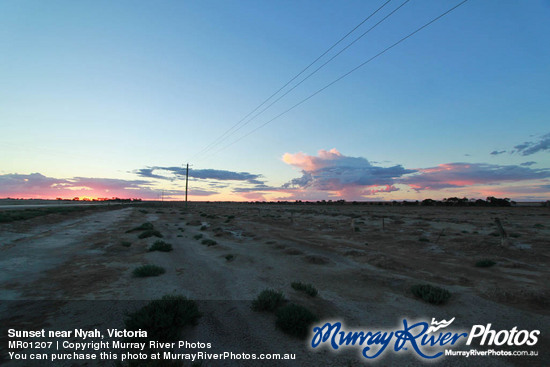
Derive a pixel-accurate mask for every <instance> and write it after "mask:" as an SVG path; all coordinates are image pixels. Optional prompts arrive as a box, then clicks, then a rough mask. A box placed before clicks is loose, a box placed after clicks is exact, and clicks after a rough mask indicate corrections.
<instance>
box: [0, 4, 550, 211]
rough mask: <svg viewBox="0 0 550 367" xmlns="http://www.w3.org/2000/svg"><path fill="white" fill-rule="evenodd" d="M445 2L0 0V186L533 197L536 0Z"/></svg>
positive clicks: (548, 75)
mask: <svg viewBox="0 0 550 367" xmlns="http://www.w3.org/2000/svg"><path fill="white" fill-rule="evenodd" d="M460 2H461V0H458V1H457V0H455V1H450V0H437V1H436V0H410V1H406V0H402V1H396V0H391V1H389V2H387V0H377V1H375V0H369V1H366V0H360V1H354V0H350V1H345V2H342V1H329V0H315V1H309V0H301V1H290V0H288V1H287V0H285V1H283V0H277V1H273V0H262V1H256V0H251V1H248V0H239V1H221V0H204V1H168V0H164V1H156V2H151V1H144V0H137V1H135V0H134V1H103V0H99V1H98V0H95V1H86V0H83V1H76V2H75V1H68V0H66V1H56V0H49V1H41V0H32V1H31V0H7V1H2V2H0V132H1V133H0V198H4V197H12V198H52V199H53V198H58V197H62V198H73V197H80V198H111V197H121V198H142V199H145V200H158V199H160V198H163V199H164V200H181V199H183V198H184V196H185V174H186V169H185V167H186V164H187V163H189V165H190V169H189V198H190V199H191V200H201V201H205V200H209V201H217V200H224V201H225V200H235V201H256V200H262V201H263V200H289V201H294V200H341V199H344V200H348V201H351V200H364V201H370V200H373V201H383V200H423V199H426V198H432V199H443V198H446V197H454V196H458V197H468V198H483V199H484V198H486V197H488V196H496V197H508V198H511V199H512V200H516V201H541V200H549V199H550V123H549V117H550V103H548V100H549V96H550V40H549V38H550V36H549V35H550V22H548V19H549V18H550V2H549V1H547V0H529V1H497V0H483V1H481V0H469V1H467V2H465V3H464V4H462V5H460V6H459V7H458V8H456V9H454V10H452V11H451V12H450V13H448V14H446V15H445V16H443V17H442V18H440V19H438V20H437V21H435V22H433V23H430V24H429V25H428V26H426V27H425V28H422V29H421V30H420V31H418V32H417V33H414V34H412V35H411V36H410V37H408V38H406V39H404V40H402V39H403V38H405V37H406V36H408V35H410V34H411V33H413V32H414V31H416V30H417V29H419V28H420V27H422V26H423V25H425V24H427V23H429V22H430V21H431V20H433V19H435V18H437V17H438V16H440V15H441V14H443V13H445V12H446V11H448V10H449V9H451V8H453V7H454V6H456V5H457V4H459V3H460ZM370 15H372V16H371V17H370V18H368V17H369V16H370ZM367 18H368V19H367ZM365 19H367V20H366V21H365ZM363 21H364V22H363ZM358 25H359V26H358ZM357 26H358V27H357ZM356 27H357V28H356ZM354 28H356V29H355V30H354ZM352 30H354V31H353V32H351V33H349V32H350V31H352ZM348 33H349V34H348ZM346 35H347V37H345V36H346ZM400 40H402V41H401V42H399V41H400ZM338 41H340V42H339V43H338ZM350 44H351V45H350ZM393 45H394V46H393ZM332 46H334V47H332ZM391 46H393V47H391ZM331 47H332V48H331ZM390 47H391V48H390ZM388 48H389V49H388ZM327 50H328V52H326V51H327ZM385 50H386V51H385ZM384 51H385V52H384ZM325 52H326V54H325ZM319 56H322V57H320V58H319ZM314 61H315V63H313V62H314ZM312 63H313V64H312ZM311 64H312V65H311ZM310 65H311V66H310ZM360 65H362V66H361V67H359V68H357V67H358V66H360ZM308 66H310V67H309V68H307V67H308ZM306 68H307V69H306ZM304 69H305V71H304V72H303V73H302V74H299V73H300V72H302V71H303V70H304ZM316 70H317V71H316ZM352 70H353V71H352ZM350 71H352V72H351V73H350ZM313 72H314V73H313ZM311 73H313V74H311ZM348 73H349V74H348ZM298 74H299V76H298V77H297V78H295V79H293V78H294V77H295V76H296V75H298ZM310 74H311V75H310ZM344 75H345V77H343V78H341V77H342V76H344ZM308 76H309V77H308ZM306 77H307V79H305V80H303V79H304V78H306ZM302 80H303V82H301V81H302ZM288 82H290V83H289V84H288V85H287V83H288ZM300 82H301V83H300ZM333 82H334V83H333ZM298 83H299V84H298ZM283 86H284V88H283V89H282V90H281V91H280V92H279V93H278V94H276V95H275V96H274V97H273V98H271V99H269V100H268V101H267V102H266V103H264V104H263V105H262V102H264V101H266V100H267V99H268V98H269V97H270V96H272V95H273V94H274V93H275V92H277V91H278V90H280V89H281V87H283ZM325 87H326V88H325ZM317 92H318V93H317Z"/></svg>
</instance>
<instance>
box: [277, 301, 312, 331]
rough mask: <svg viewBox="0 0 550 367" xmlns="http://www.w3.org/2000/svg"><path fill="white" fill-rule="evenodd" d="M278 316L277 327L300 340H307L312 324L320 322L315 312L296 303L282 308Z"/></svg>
mask: <svg viewBox="0 0 550 367" xmlns="http://www.w3.org/2000/svg"><path fill="white" fill-rule="evenodd" d="M276 316H277V321H276V325H277V327H279V329H281V330H282V331H283V332H285V333H287V334H290V335H293V336H296V337H298V338H300V339H305V337H306V336H307V334H308V333H309V331H310V327H311V324H313V323H314V322H315V321H318V320H319V318H318V317H317V315H315V314H314V313H313V312H311V311H310V310H308V309H307V308H305V307H303V306H300V305H296V304H294V303H290V304H288V305H286V306H283V307H281V308H280V309H279V310H278V311H277V313H276Z"/></svg>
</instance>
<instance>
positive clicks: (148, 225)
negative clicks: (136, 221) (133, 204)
mask: <svg viewBox="0 0 550 367" xmlns="http://www.w3.org/2000/svg"><path fill="white" fill-rule="evenodd" d="M154 228H155V227H154V226H153V224H152V223H150V222H145V223H143V224H142V225H140V226H137V227H134V228H132V229H129V230H127V231H126V233H130V232H135V231H147V230H152V229H154Z"/></svg>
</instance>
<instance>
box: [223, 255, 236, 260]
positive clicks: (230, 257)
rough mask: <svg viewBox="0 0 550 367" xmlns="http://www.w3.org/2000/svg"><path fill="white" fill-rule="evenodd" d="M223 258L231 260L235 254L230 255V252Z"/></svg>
mask: <svg viewBox="0 0 550 367" xmlns="http://www.w3.org/2000/svg"><path fill="white" fill-rule="evenodd" d="M225 259H226V260H227V261H232V260H233V259H235V255H232V254H229V255H225Z"/></svg>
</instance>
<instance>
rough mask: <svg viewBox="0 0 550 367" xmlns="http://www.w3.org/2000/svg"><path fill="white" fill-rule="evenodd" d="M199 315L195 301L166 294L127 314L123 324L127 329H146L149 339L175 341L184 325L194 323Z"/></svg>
mask: <svg viewBox="0 0 550 367" xmlns="http://www.w3.org/2000/svg"><path fill="white" fill-rule="evenodd" d="M201 316H202V315H201V313H200V312H199V308H198V306H197V303H196V302H195V301H193V300H189V299H187V298H185V297H183V296H179V295H166V296H164V297H162V298H161V299H159V300H154V301H152V302H150V303H149V304H147V305H145V306H144V307H142V308H141V309H139V310H137V311H136V312H133V313H131V314H129V315H128V316H127V318H126V320H125V321H124V325H125V329H127V330H139V329H141V330H147V338H148V339H150V340H158V341H175V340H179V336H180V335H179V334H180V332H181V329H182V328H183V327H184V326H187V325H196V324H197V323H198V319H199V318H200V317H201Z"/></svg>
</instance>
